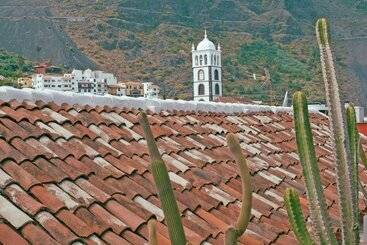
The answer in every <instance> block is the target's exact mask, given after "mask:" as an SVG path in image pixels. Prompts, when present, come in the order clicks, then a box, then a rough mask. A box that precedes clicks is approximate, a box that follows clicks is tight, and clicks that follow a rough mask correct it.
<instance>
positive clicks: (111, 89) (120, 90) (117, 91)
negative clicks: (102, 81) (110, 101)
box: [107, 82, 126, 96]
mask: <svg viewBox="0 0 367 245" xmlns="http://www.w3.org/2000/svg"><path fill="white" fill-rule="evenodd" d="M107 92H108V94H110V95H116V96H126V84H125V83H121V82H120V83H117V84H112V85H107Z"/></svg>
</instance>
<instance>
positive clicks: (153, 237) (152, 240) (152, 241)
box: [148, 219, 158, 245]
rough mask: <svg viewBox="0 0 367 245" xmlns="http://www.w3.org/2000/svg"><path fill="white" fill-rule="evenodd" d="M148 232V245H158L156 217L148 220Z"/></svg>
mask: <svg viewBox="0 0 367 245" xmlns="http://www.w3.org/2000/svg"><path fill="white" fill-rule="evenodd" d="M148 233H149V243H148V245H158V239H157V220H156V219H150V220H149V221H148Z"/></svg>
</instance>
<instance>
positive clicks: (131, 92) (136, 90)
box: [122, 81, 144, 97]
mask: <svg viewBox="0 0 367 245" xmlns="http://www.w3.org/2000/svg"><path fill="white" fill-rule="evenodd" d="M122 83H125V84H126V95H127V96H130V97H143V96H144V85H143V84H142V83H140V82H135V81H125V82H122Z"/></svg>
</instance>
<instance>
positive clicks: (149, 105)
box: [0, 86, 292, 114]
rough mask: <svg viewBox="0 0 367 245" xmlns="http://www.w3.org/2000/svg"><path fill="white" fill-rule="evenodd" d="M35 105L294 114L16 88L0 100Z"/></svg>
mask: <svg viewBox="0 0 367 245" xmlns="http://www.w3.org/2000/svg"><path fill="white" fill-rule="evenodd" d="M13 99H15V100H18V101H24V100H27V101H32V102H36V101H37V100H41V101H44V102H54V103H56V104H60V105H61V104H63V103H67V104H71V105H73V104H79V105H89V106H110V107H126V108H131V109H143V110H151V111H152V112H160V111H165V110H167V111H172V110H181V111H203V112H219V113H227V114H231V113H240V112H245V113H246V112H266V111H269V112H274V113H276V112H291V111H292V107H281V106H269V105H254V104H236V103H223V102H196V101H185V100H171V99H168V100H161V99H147V98H133V97H128V96H112V95H103V96H102V95H94V94H80V93H74V92H61V91H54V90H48V89H45V90H34V89H30V88H23V89H16V88H13V87H8V86H3V87H0V100H3V101H5V102H8V101H10V100H13Z"/></svg>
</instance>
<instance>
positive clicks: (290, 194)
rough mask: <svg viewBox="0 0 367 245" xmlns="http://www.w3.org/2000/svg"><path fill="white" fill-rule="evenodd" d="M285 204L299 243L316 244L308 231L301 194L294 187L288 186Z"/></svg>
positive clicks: (305, 244)
mask: <svg viewBox="0 0 367 245" xmlns="http://www.w3.org/2000/svg"><path fill="white" fill-rule="evenodd" d="M284 204H285V207H286V209H287V213H288V219H289V222H290V224H291V226H292V229H293V232H294V234H295V235H296V238H297V240H298V241H299V243H300V244H304V245H313V244H315V243H314V242H313V241H312V239H311V236H310V233H308V230H307V227H306V224H305V218H304V217H303V214H302V209H301V205H300V201H299V196H298V193H297V192H296V191H295V190H294V189H292V188H288V189H287V190H286V191H285V195H284Z"/></svg>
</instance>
